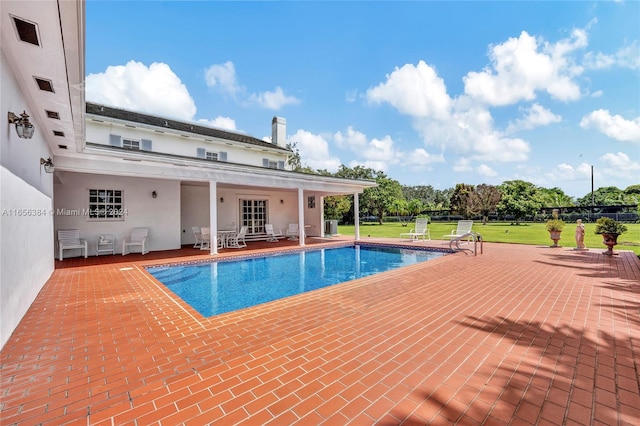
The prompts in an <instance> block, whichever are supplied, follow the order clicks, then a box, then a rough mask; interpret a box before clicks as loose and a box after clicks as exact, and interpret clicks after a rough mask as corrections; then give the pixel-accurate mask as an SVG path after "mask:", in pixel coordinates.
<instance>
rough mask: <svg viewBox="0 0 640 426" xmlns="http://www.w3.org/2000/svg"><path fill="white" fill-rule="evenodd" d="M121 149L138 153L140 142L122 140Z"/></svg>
mask: <svg viewBox="0 0 640 426" xmlns="http://www.w3.org/2000/svg"><path fill="white" fill-rule="evenodd" d="M122 147H123V148H124V149H130V150H132V151H140V141H139V140H135V139H125V138H122Z"/></svg>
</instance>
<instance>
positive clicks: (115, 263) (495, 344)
mask: <svg viewBox="0 0 640 426" xmlns="http://www.w3.org/2000/svg"><path fill="white" fill-rule="evenodd" d="M395 242H396V243H397V240H396V241H395ZM432 243H434V242H432ZM278 244H279V245H278V246H280V244H286V243H284V242H282V243H278ZM407 244H409V245H410V244H412V243H407ZM413 244H430V243H429V242H427V243H413ZM434 244H435V245H438V242H435V243H434ZM252 246H253V247H256V245H252ZM267 246H268V245H267ZM268 247H274V245H271V246H268ZM603 249H604V247H603ZM603 249H591V250H589V251H586V252H579V251H573V250H571V249H569V248H559V249H551V248H548V247H537V246H524V245H508V244H486V243H485V245H484V254H482V255H478V256H472V255H468V254H463V253H457V254H455V255H451V256H446V257H444V258H441V259H436V260H434V261H430V262H427V263H423V264H419V265H414V266H410V267H406V268H403V269H401V270H397V271H393V272H389V273H384V274H380V275H377V276H373V277H368V278H364V279H360V280H356V281H352V282H350V283H346V284H342V285H338V286H334V287H331V288H327V289H322V290H319V291H315V292H311V293H307V294H303V295H299V296H294V297H291V298H288V299H284V300H281V301H276V302H273V303H269V304H265V305H262V306H258V307H255V308H249V309H245V310H242V311H239V312H235V313H230V314H224V315H220V316H216V317H211V318H203V317H201V316H200V315H198V314H197V313H196V312H195V311H194V310H192V309H191V308H189V307H188V306H186V305H185V304H184V303H182V302H181V301H179V300H177V299H176V298H174V297H171V296H170V295H169V293H168V292H167V291H166V290H163V288H162V286H160V285H158V284H157V283H156V282H155V281H154V280H153V279H152V278H150V276H149V275H147V274H146V272H143V270H142V268H141V266H142V265H143V264H152V263H157V262H160V261H165V262H166V259H165V260H162V258H166V256H168V255H169V256H184V257H181V258H182V259H185V258H189V259H196V258H198V257H199V256H200V253H199V252H198V251H196V250H181V251H176V252H173V253H167V252H165V253H150V254H149V255H146V256H144V257H140V256H137V255H131V256H126V257H122V256H105V257H101V258H99V259H96V258H93V259H88V260H84V259H68V260H65V261H64V262H62V263H60V262H57V263H56V265H57V268H58V269H56V271H55V272H54V274H53V276H52V277H51V279H50V280H49V281H48V282H47V284H46V285H45V287H44V289H43V290H42V292H41V293H40V295H39V296H38V298H37V300H36V301H35V303H34V304H33V305H32V307H31V309H30V310H29V311H28V313H27V314H26V316H25V317H24V319H23V321H22V322H21V323H20V325H19V326H18V328H17V329H16V331H15V332H14V334H13V336H12V337H11V339H10V340H9V342H8V343H7V344H6V345H5V347H4V348H3V349H2V352H1V354H0V355H1V356H0V373H1V374H2V377H1V388H0V415H1V417H0V423H1V424H2V425H11V424H20V425H23V424H24V425H33V424H89V425H151V424H162V425H177V424H188V425H203V424H221V425H231V424H247V425H265V424H274V425H293V424H300V425H319V424H327V425H329V424H337V425H344V424H354V425H372V424H379V425H397V424H405V425H425V424H431V425H446V424H464V425H480V424H487V425H489V424H523V425H533V424H536V425H544V424H551V425H578V424H579V425H587V424H593V425H638V424H640V388H639V371H640V366H639V363H640V262H639V260H638V258H637V257H636V256H635V255H634V254H633V253H632V252H628V251H626V252H625V251H619V253H620V254H619V255H617V256H613V257H606V256H603V255H602V254H601V252H602V251H603ZM223 255H224V254H223Z"/></svg>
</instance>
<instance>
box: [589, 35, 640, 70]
mask: <svg viewBox="0 0 640 426" xmlns="http://www.w3.org/2000/svg"><path fill="white" fill-rule="evenodd" d="M584 66H585V67H587V68H590V69H607V68H613V67H619V68H630V69H633V70H637V69H640V43H639V42H638V40H635V41H633V43H631V44H629V45H626V46H623V47H621V48H620V49H618V51H617V52H615V53H614V54H613V55H607V54H604V53H602V52H595V53H594V52H588V53H586V54H585V56H584Z"/></svg>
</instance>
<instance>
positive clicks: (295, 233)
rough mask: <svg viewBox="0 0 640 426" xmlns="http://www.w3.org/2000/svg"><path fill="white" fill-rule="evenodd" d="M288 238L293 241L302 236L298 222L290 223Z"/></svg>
mask: <svg viewBox="0 0 640 426" xmlns="http://www.w3.org/2000/svg"><path fill="white" fill-rule="evenodd" d="M287 238H289V240H291V241H295V240H297V239H298V238H300V228H299V227H298V224H297V223H290V224H289V226H288V227H287Z"/></svg>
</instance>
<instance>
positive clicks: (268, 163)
mask: <svg viewBox="0 0 640 426" xmlns="http://www.w3.org/2000/svg"><path fill="white" fill-rule="evenodd" d="M262 167H266V168H267V169H277V170H284V161H273V160H270V159H268V158H263V159H262Z"/></svg>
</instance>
